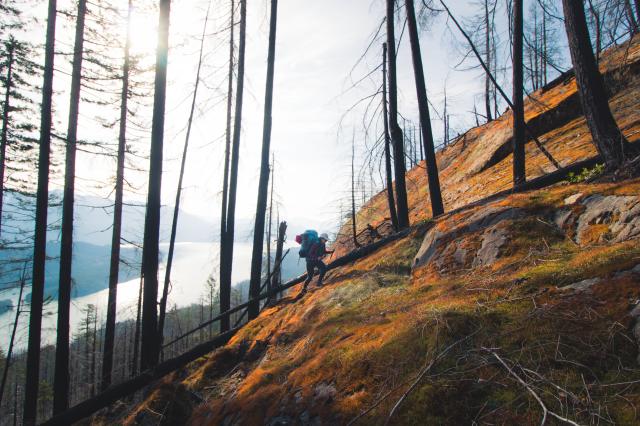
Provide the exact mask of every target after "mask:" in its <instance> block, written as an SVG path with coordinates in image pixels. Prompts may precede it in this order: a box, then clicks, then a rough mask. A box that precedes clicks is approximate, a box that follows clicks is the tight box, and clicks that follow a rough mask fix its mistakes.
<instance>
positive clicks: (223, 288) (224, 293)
mask: <svg viewBox="0 0 640 426" xmlns="http://www.w3.org/2000/svg"><path fill="white" fill-rule="evenodd" d="M230 16H231V17H230V24H229V33H230V34H229V71H228V76H227V84H228V86H227V120H226V123H227V126H226V130H225V148H224V171H223V180H222V213H221V215H220V268H219V269H220V271H219V272H220V280H219V281H220V312H227V311H228V310H229V309H231V280H229V281H228V282H227V280H226V279H225V276H226V274H227V270H226V268H223V267H222V265H226V264H227V263H228V260H227V238H226V235H227V211H228V209H229V162H230V157H231V138H232V134H231V118H232V113H233V69H234V62H233V55H234V50H235V46H234V32H235V30H234V27H235V20H234V18H235V0H231V13H230ZM229 320H230V319H229V316H228V315H225V316H223V317H222V318H221V319H220V331H227V330H229V328H230V324H229V322H230V321H229Z"/></svg>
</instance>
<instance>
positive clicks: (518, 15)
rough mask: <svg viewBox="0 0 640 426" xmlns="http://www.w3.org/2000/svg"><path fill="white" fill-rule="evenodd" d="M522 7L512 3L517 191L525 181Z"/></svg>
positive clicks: (517, 1) (515, 182) (514, 147)
mask: <svg viewBox="0 0 640 426" xmlns="http://www.w3.org/2000/svg"><path fill="white" fill-rule="evenodd" d="M523 14H524V12H523V5H522V0H514V1H513V25H512V26H513V55H512V58H513V187H514V188H515V189H516V190H517V189H518V187H520V186H521V185H523V184H524V183H525V182H526V180H527V175H526V170H525V151H524V144H525V134H524V131H525V128H524V100H523V92H524V90H523V65H522V57H523V39H524V31H523Z"/></svg>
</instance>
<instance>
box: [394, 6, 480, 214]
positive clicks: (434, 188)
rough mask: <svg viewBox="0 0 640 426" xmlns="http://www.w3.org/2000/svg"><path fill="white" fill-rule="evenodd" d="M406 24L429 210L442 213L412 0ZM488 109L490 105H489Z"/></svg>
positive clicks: (408, 8)
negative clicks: (427, 181) (427, 185)
mask: <svg viewBox="0 0 640 426" xmlns="http://www.w3.org/2000/svg"><path fill="white" fill-rule="evenodd" d="M405 6H406V9H407V24H408V27H409V40H410V42H411V57H412V59H413V72H414V76H415V81H416V94H417V97H418V110H419V112H420V128H421V131H422V141H423V143H424V152H425V156H426V160H427V161H426V166H427V177H428V180H429V198H430V200H431V212H432V214H433V216H439V215H441V214H443V213H444V206H443V204H442V193H441V191H440V178H439V177H438V164H437V163H436V153H435V147H434V143H433V131H432V129H431V116H430V114H429V100H428V98H427V87H426V85H425V81H424V67H423V65H422V54H421V50H420V38H419V37H418V24H417V22H416V12H415V7H414V4H413V0H406V1H405ZM488 108H489V110H490V109H491V106H490V105H489V107H488Z"/></svg>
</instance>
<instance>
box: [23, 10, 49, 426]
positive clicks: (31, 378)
mask: <svg viewBox="0 0 640 426" xmlns="http://www.w3.org/2000/svg"><path fill="white" fill-rule="evenodd" d="M55 33H56V0H49V8H48V14H47V40H46V45H45V57H44V80H43V85H42V103H41V106H40V108H41V109H40V111H41V115H40V149H39V153H38V192H37V195H36V217H35V241H34V247H33V274H32V290H31V310H30V316H29V342H28V347H27V371H26V382H25V389H24V395H25V399H24V407H23V413H24V414H23V416H22V421H23V423H24V424H25V425H26V426H32V425H35V423H36V413H37V406H38V387H39V386H38V385H39V383H40V336H41V333H42V305H43V298H44V265H45V259H46V244H47V207H48V201H49V154H50V145H51V98H52V95H53V61H54V45H55Z"/></svg>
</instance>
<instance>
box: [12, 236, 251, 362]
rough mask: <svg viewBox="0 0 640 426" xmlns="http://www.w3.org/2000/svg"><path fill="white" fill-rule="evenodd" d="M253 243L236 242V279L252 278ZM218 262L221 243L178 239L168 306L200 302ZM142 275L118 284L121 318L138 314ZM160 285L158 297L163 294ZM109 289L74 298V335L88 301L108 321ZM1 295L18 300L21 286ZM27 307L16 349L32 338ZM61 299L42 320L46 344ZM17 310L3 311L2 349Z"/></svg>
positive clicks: (52, 339)
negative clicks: (140, 277)
mask: <svg viewBox="0 0 640 426" xmlns="http://www.w3.org/2000/svg"><path fill="white" fill-rule="evenodd" d="M168 247H169V245H168V243H167V244H161V247H160V249H161V251H162V253H163V256H162V258H163V259H166V252H167V251H168ZM251 251H252V245H251V244H250V243H246V242H244V243H243V242H236V244H235V249H234V261H233V265H234V268H233V279H232V281H233V283H234V284H237V283H239V282H242V281H245V280H248V279H249V277H250V273H251V271H250V265H251ZM218 263H219V243H176V247H175V252H174V260H173V267H172V272H171V277H172V278H171V282H172V286H171V289H170V293H169V298H168V303H167V310H169V309H171V308H172V307H173V306H174V304H175V305H177V306H178V307H182V306H188V305H190V304H192V303H199V300H200V299H201V297H203V296H204V295H205V294H206V291H207V290H206V288H205V283H206V280H207V278H208V277H209V276H210V275H211V274H212V273H213V274H214V277H215V279H216V281H218V272H217V271H218ZM159 281H160V285H162V283H163V282H164V264H162V265H161V270H160V274H159ZM139 286H140V279H139V278H136V279H132V280H128V281H124V282H121V283H120V284H119V285H118V299H117V304H118V310H117V315H116V320H117V321H122V320H125V319H131V318H135V316H136V309H137V300H138V289H139ZM30 291H31V289H30V288H27V289H25V293H29V292H30ZM161 291H162V290H161V289H159V294H158V297H160V295H161ZM108 293H109V290H108V289H104V290H101V291H98V292H96V293H93V294H89V295H86V296H82V297H77V298H74V299H72V306H71V333H72V335H74V334H75V333H76V332H77V330H78V327H79V325H80V324H82V321H83V318H84V316H85V314H84V313H83V309H85V308H86V306H87V305H89V304H93V305H96V306H97V307H98V315H99V318H100V319H101V321H103V322H104V320H105V317H106V306H107V298H108ZM0 299H11V300H12V301H13V303H14V305H16V304H17V299H18V290H17V289H11V290H6V291H2V292H0ZM25 308H26V309H23V312H22V313H21V315H20V322H19V324H18V332H17V334H16V343H15V350H21V349H25V348H26V345H27V339H28V325H29V321H28V317H29V311H28V306H26V307H25ZM57 309H58V307H57V303H56V301H55V300H53V301H50V302H49V303H47V305H46V307H45V309H44V315H43V320H42V327H43V331H42V345H45V344H53V343H55V332H56V322H57ZM15 314H16V311H15V309H14V310H9V311H8V312H5V313H4V314H2V315H0V349H2V351H3V352H4V353H6V351H7V348H8V345H9V339H10V337H11V336H10V335H11V328H12V326H13V321H14V319H15Z"/></svg>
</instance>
